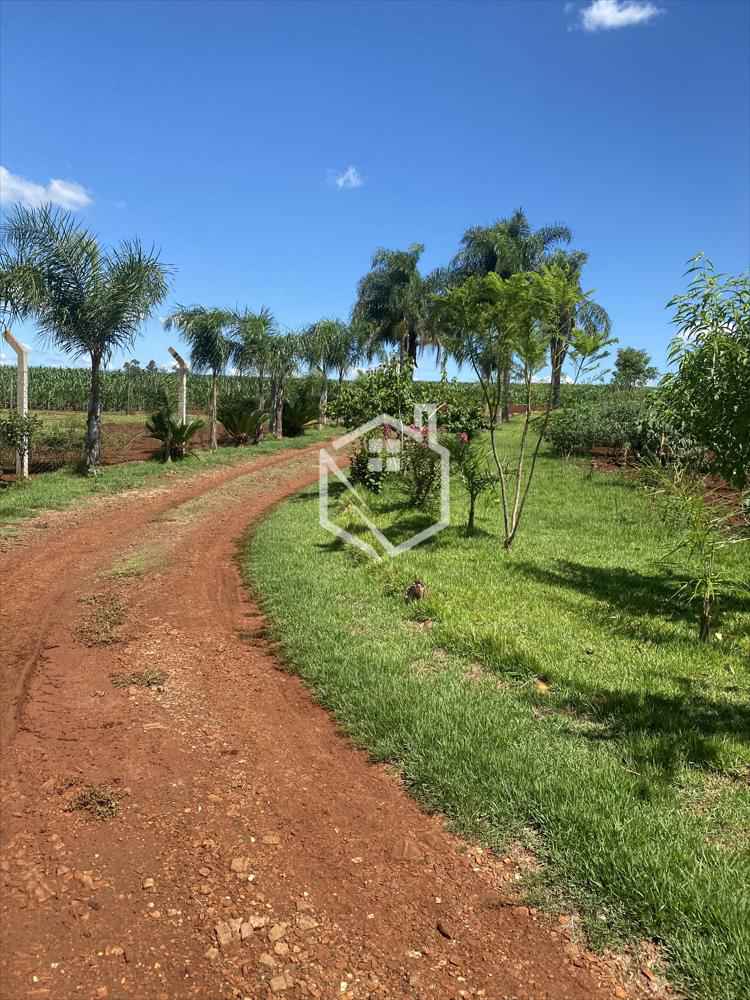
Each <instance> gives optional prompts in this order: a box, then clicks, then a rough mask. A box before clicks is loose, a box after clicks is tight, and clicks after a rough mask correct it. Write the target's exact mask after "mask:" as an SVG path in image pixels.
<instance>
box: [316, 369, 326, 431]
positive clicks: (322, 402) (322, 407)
mask: <svg viewBox="0 0 750 1000" xmlns="http://www.w3.org/2000/svg"><path fill="white" fill-rule="evenodd" d="M327 410H328V379H327V378H326V376H325V375H324V376H323V388H322V389H321V390H320V399H319V400H318V429H320V428H321V427H325V425H326V423H327V422H328V421H327V419H326V411H327Z"/></svg>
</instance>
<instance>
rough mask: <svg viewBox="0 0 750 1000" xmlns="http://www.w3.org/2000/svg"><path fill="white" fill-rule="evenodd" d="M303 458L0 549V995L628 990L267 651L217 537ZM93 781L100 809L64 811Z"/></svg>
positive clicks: (522, 996) (51, 524)
mask: <svg viewBox="0 0 750 1000" xmlns="http://www.w3.org/2000/svg"><path fill="white" fill-rule="evenodd" d="M316 474H317V448H314V449H307V450H305V451H300V452H296V453H294V452H286V453H284V454H282V455H279V456H278V457H273V458H270V459H263V460H259V461H256V462H255V463H247V464H246V465H243V466H234V467H233V468H231V469H228V470H221V471H214V472H211V473H208V474H206V475H203V476H201V477H199V478H196V479H193V480H190V481H187V482H186V481H184V480H181V481H179V482H178V483H177V484H175V485H173V486H172V487H171V488H169V487H167V488H162V489H158V490H151V491H148V492H146V491H140V492H139V493H138V494H128V495H126V496H124V497H121V498H116V499H114V500H111V499H110V500H106V501H98V502H96V504H92V505H89V506H87V507H85V508H79V509H78V510H77V511H76V512H68V513H65V514H54V515H49V516H48V517H46V518H43V519H40V520H39V521H37V522H36V525H35V526H32V527H28V528H26V529H24V531H23V532H22V534H21V536H20V537H19V538H18V539H17V540H14V541H12V542H10V543H6V546H5V550H4V551H2V552H0V574H1V577H0V578H1V579H2V591H1V595H0V600H1V601H2V607H1V608H0V624H1V625H2V636H3V643H2V661H1V663H0V668H1V669H0V684H1V688H0V690H1V692H2V699H3V715H2V736H3V773H2V794H3V809H2V837H1V840H0V884H2V886H3V892H2V903H1V904H0V921H1V924H2V942H1V943H2V964H1V965H0V997H2V1000H23V998H27V997H28V998H50V1000H69V998H70V1000H73V998H79V997H80V998H105V997H109V998H113V1000H115V998H137V1000H183V998H185V1000H187V998H201V1000H224V998H227V1000H229V998H250V1000H261V998H263V1000H265V998H267V997H274V996H281V997H284V998H286V997H289V998H295V1000H297V998H299V997H321V998H334V997H339V998H340V997H342V996H343V997H352V998H357V1000H363V998H366V997H372V998H376V997H377V998H412V997H413V998H427V997H430V998H436V1000H448V998H458V997H486V998H488V1000H510V998H514V1000H532V998H533V1000H542V998H545V1000H598V998H604V997H613V996H619V997H625V996H630V995H631V994H630V993H627V992H626V991H625V990H623V989H622V987H621V986H618V985H617V984H616V983H615V982H614V981H613V979H612V978H611V977H610V974H609V966H607V965H606V963H604V962H603V961H599V960H598V959H596V958H595V957H594V956H591V955H589V954H588V953H586V952H584V951H583V950H581V949H580V948H579V947H578V946H577V945H576V944H574V943H573V942H572V941H571V939H570V935H569V932H568V930H567V929H566V927H565V926H564V924H563V923H562V922H558V921H557V920H556V919H555V918H554V917H548V916H545V915H543V914H541V913H536V912H534V911H529V910H528V909H527V908H525V907H523V906H519V905H513V885H514V878H515V875H516V873H517V870H518V869H517V868H516V863H515V862H514V861H512V860H511V859H510V858H508V859H505V862H503V860H502V859H496V858H493V857H492V856H490V855H489V854H488V853H487V852H482V851H480V850H478V849H475V848H471V847H468V848H467V845H465V844H463V843H462V842H460V841H458V840H457V839H456V838H454V837H452V836H450V835H449V834H447V833H446V832H445V830H444V829H443V826H442V823H441V822H440V821H439V819H438V818H436V817H428V816H425V815H424V814H423V813H421V812H420V811H419V809H418V808H417V807H416V805H415V804H414V803H413V802H412V801H411V800H410V799H409V798H408V797H407V795H406V794H405V793H404V792H403V790H402V789H401V787H400V785H399V782H398V779H397V777H395V776H394V775H393V774H391V773H389V771H388V770H387V769H385V768H382V767H375V766H373V765H371V764H370V763H368V761H367V759H366V757H365V755H363V754H361V753H359V752H358V751H356V750H354V749H353V748H352V747H351V746H350V744H349V743H348V742H347V740H346V739H345V738H344V737H342V736H341V735H340V734H339V733H337V731H336V729H335V727H334V725H333V724H332V722H331V720H330V719H329V717H328V716H327V714H326V713H325V712H324V711H323V710H321V709H320V708H319V707H318V706H316V705H315V704H314V703H313V701H312V700H311V698H310V695H309V693H308V692H307V691H306V689H305V688H304V687H303V686H302V685H301V683H300V682H299V681H298V680H297V679H296V678H294V677H292V676H290V675H289V674H287V673H284V672H283V671H282V670H280V669H279V666H280V664H279V663H278V661H277V659H276V657H275V653H274V650H273V648H272V646H271V645H270V643H269V642H268V640H267V639H266V638H265V634H264V622H263V618H262V616H261V615H260V613H259V611H258V609H257V607H256V606H255V605H254V604H253V603H252V601H251V600H249V599H248V598H247V597H246V595H245V594H244V592H243V589H242V587H241V584H240V580H239V575H238V571H237V568H236V565H235V555H236V552H237V545H238V541H239V540H240V539H241V538H242V536H243V534H244V532H245V531H246V529H247V528H248V526H250V525H251V524H252V523H253V521H255V520H256V519H257V518H258V517H260V516H261V515H262V514H263V513H264V512H265V511H267V510H268V509H269V507H270V506H271V505H272V504H274V503H276V502H277V501H278V500H280V499H281V498H282V497H284V496H286V495H288V494H290V493H292V492H294V491H296V490H298V489H300V488H301V487H302V486H303V485H305V484H307V483H309V482H311V481H312V480H314V478H315V476H316ZM147 669H158V670H162V671H165V672H166V673H167V674H168V678H167V680H166V682H165V684H164V686H163V688H162V689H156V688H141V687H127V686H126V687H115V686H114V685H113V684H112V681H111V675H112V674H113V673H118V672H119V673H124V674H131V673H133V672H138V671H143V670H147ZM92 784H96V785H106V786H109V787H110V788H111V789H112V790H113V791H114V793H115V795H116V798H117V800H118V801H119V814H118V815H117V816H116V817H115V818H114V819H109V820H96V819H92V818H89V816H88V815H87V814H86V813H84V812H81V811H76V810H71V808H70V806H71V804H72V803H73V802H74V800H75V798H76V796H77V795H79V794H80V792H81V791H82V790H83V789H84V788H85V787H86V786H88V785H92Z"/></svg>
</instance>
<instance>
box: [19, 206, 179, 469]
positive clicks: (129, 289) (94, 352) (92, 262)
mask: <svg viewBox="0 0 750 1000" xmlns="http://www.w3.org/2000/svg"><path fill="white" fill-rule="evenodd" d="M0 245H1V246H2V249H1V250H0V263H1V265H2V266H1V267H0V273H1V274H2V279H1V283H0V296H1V298H2V301H3V303H4V305H5V308H6V310H8V311H12V312H13V313H15V314H16V315H28V316H32V317H33V318H34V320H35V321H36V324H37V327H38V329H39V331H40V333H41V335H42V336H43V337H44V338H45V339H46V340H47V341H48V342H49V343H50V344H53V345H54V346H55V347H57V348H58V349H59V350H62V351H64V352H65V353H67V354H70V355H71V356H72V357H74V358H81V357H88V359H89V361H90V365H91V377H90V386H89V398H88V414H87V420H86V436H85V439H84V449H83V464H84V466H85V468H86V471H87V472H89V473H95V472H96V469H97V466H98V465H99V461H100V459H101V415H102V384H101V374H102V369H103V368H104V367H105V366H106V365H107V363H108V362H109V359H110V358H111V356H112V354H113V352H114V351H117V350H127V349H129V348H131V347H132V345H133V343H134V342H135V339H136V337H137V335H138V332H139V330H140V328H141V326H142V324H143V323H144V321H145V320H146V319H147V318H148V317H149V316H150V315H151V313H152V312H153V310H154V309H155V307H156V306H157V305H158V304H159V303H160V302H161V301H162V300H163V299H164V298H165V297H166V294H167V291H168V269H167V268H166V267H165V266H164V265H163V264H162V263H161V261H160V260H159V255H158V253H157V252H156V251H155V250H153V249H151V250H145V249H144V248H143V247H142V246H141V244H140V243H139V242H138V241H137V240H128V241H124V242H122V243H120V244H119V246H117V247H116V248H114V249H112V250H105V249H104V248H103V247H102V246H101V245H100V243H99V241H98V240H97V238H96V237H95V236H94V235H93V234H92V233H90V232H89V231H88V230H86V229H84V228H83V227H82V226H81V225H80V224H79V223H78V222H77V221H75V220H74V218H73V217H72V215H70V213H68V212H60V211H56V210H54V209H52V208H51V207H49V206H47V207H42V208H36V209H28V208H23V207H20V206H17V207H16V208H14V209H13V211H12V212H11V213H10V215H9V217H8V219H7V220H6V222H5V223H4V224H3V226H2V230H1V235H0Z"/></svg>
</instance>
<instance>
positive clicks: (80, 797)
mask: <svg viewBox="0 0 750 1000" xmlns="http://www.w3.org/2000/svg"><path fill="white" fill-rule="evenodd" d="M67 811H68V812H85V813H88V815H89V816H91V817H92V818H93V819H100V820H107V819H114V818H115V816H117V814H118V813H119V812H120V801H119V798H118V797H117V795H115V793H114V792H113V791H112V789H111V788H109V787H108V786H107V785H87V786H86V787H85V788H83V789H81V791H80V792H79V793H78V794H77V795H76V796H75V798H74V799H73V800H72V801H71V802H70V803H69V805H68V806H67Z"/></svg>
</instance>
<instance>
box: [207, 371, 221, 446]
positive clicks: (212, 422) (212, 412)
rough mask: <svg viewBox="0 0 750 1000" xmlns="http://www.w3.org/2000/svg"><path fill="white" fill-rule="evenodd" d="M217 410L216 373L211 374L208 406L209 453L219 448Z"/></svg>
mask: <svg viewBox="0 0 750 1000" xmlns="http://www.w3.org/2000/svg"><path fill="white" fill-rule="evenodd" d="M218 409H219V376H218V375H217V373H216V372H212V373H211V399H210V400H209V404H208V423H209V431H210V435H211V439H210V442H209V447H210V448H211V451H216V449H217V448H218V447H219V440H218V437H217V434H216V419H217V417H216V414H217V411H218Z"/></svg>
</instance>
